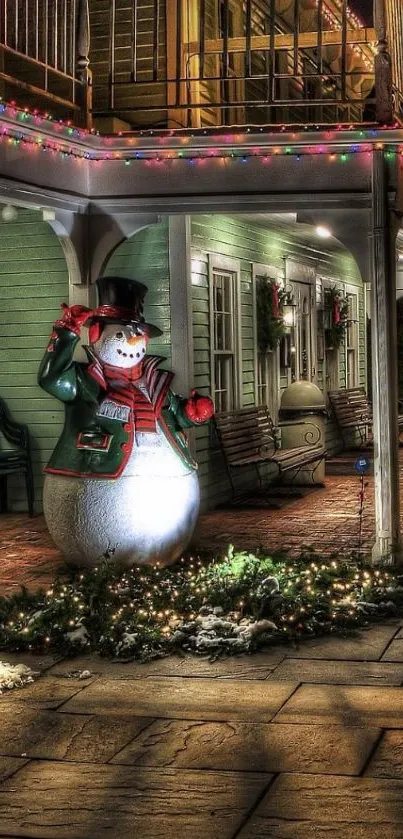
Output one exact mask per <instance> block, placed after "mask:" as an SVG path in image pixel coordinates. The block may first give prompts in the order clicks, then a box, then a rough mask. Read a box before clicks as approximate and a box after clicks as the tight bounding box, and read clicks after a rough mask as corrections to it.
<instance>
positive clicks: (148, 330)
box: [86, 315, 163, 338]
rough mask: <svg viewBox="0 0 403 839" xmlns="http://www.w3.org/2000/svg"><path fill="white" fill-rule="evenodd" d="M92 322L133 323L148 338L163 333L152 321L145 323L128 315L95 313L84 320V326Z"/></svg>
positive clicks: (156, 336)
mask: <svg viewBox="0 0 403 839" xmlns="http://www.w3.org/2000/svg"><path fill="white" fill-rule="evenodd" d="M93 323H103V324H106V323H123V324H125V325H129V324H134V325H135V326H139V327H140V329H142V330H143V332H145V334H146V335H148V337H149V338H158V336H159V335H163V331H162V329H160V328H159V327H158V326H154V324H153V323H146V322H145V321H141V320H137V319H136V318H130V317H117V316H116V317H110V316H108V315H95V316H93V317H91V318H89V319H88V321H87V322H86V326H91V324H93Z"/></svg>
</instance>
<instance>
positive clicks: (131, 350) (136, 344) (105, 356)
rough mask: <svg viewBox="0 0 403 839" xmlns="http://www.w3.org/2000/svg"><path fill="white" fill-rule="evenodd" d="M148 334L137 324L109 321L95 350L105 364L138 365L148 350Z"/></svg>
mask: <svg viewBox="0 0 403 839" xmlns="http://www.w3.org/2000/svg"><path fill="white" fill-rule="evenodd" d="M147 344H148V335H146V334H145V332H143V331H142V329H141V327H140V326H137V325H135V324H125V325H123V324H121V323H108V324H107V325H106V326H105V327H104V329H103V331H102V334H101V336H100V338H99V339H98V341H95V342H94V344H93V345H92V346H93V350H94V352H95V353H96V355H97V356H98V358H99V359H100V361H102V362H103V363H104V364H111V365H112V366H113V367H124V368H129V367H136V366H137V364H141V362H142V360H143V358H144V356H145V354H146V350H147Z"/></svg>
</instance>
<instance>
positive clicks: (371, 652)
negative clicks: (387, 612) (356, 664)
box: [287, 620, 400, 661]
mask: <svg viewBox="0 0 403 839" xmlns="http://www.w3.org/2000/svg"><path fill="white" fill-rule="evenodd" d="M399 627H400V621H397V620H396V621H390V622H388V623H382V624H379V625H377V626H372V627H370V628H369V629H366V630H364V631H363V632H360V633H359V634H358V635H357V636H348V637H347V638H343V637H340V638H337V637H336V636H331V637H325V638H313V639H312V640H310V639H309V640H307V641H304V642H303V643H301V646H300V647H299V648H298V649H295V648H291V647H290V648H289V650H288V652H287V655H288V657H289V658H325V659H329V660H339V661H378V660H379V659H380V658H381V656H382V655H383V653H384V652H385V650H386V648H387V646H388V644H389V643H390V641H391V640H392V638H393V637H394V636H395V635H396V633H397V632H398V630H399Z"/></svg>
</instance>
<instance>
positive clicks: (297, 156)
mask: <svg viewBox="0 0 403 839" xmlns="http://www.w3.org/2000/svg"><path fill="white" fill-rule="evenodd" d="M0 142H2V143H7V144H8V145H10V146H11V147H21V148H28V149H31V150H32V149H34V150H37V151H40V152H43V153H50V154H58V155H60V156H61V157H62V158H65V159H68V158H73V159H75V160H78V161H84V160H86V161H90V162H91V163H94V164H95V163H102V162H109V163H112V162H115V163H123V164H125V165H126V166H128V165H130V164H131V163H132V162H141V161H142V162H143V163H145V164H146V165H152V164H155V165H157V166H158V165H160V164H163V163H171V162H175V161H181V162H186V163H188V164H189V165H195V164H204V163H206V161H218V162H220V163H227V162H231V161H235V162H236V161H239V162H241V163H248V161H250V160H253V159H259V160H261V161H262V162H263V163H269V162H270V161H271V160H272V159H275V158H278V157H288V158H293V159H294V160H295V161H296V162H298V161H300V160H301V159H303V158H308V157H310V158H313V157H321V158H325V159H326V160H328V161H329V162H330V163H333V162H336V161H340V162H341V163H345V162H347V161H348V160H350V159H351V157H352V156H356V155H361V156H362V155H367V156H370V155H371V154H372V152H373V151H374V150H379V149H383V150H384V151H385V156H386V158H393V157H395V155H396V154H398V155H399V156H400V157H402V156H403V146H399V145H396V146H395V145H391V144H387V145H386V144H385V143H382V142H379V141H373V142H372V143H371V142H368V141H365V142H354V143H351V144H349V145H346V146H345V147H343V148H341V149H337V150H336V149H335V148H333V147H332V145H331V144H329V146H327V145H326V144H324V143H318V144H316V145H314V144H312V145H303V146H298V143H297V144H296V146H291V145H289V146H288V145H281V146H279V145H273V146H264V147H263V148H261V147H257V146H254V147H253V146H252V147H248V148H243V147H242V145H241V144H239V146H234V147H222V146H221V147H217V148H214V147H204V148H199V149H197V150H193V149H192V148H191V147H189V148H185V149H181V148H179V149H178V148H175V149H163V148H161V149H160V150H158V149H155V148H151V149H150V148H148V149H138V150H130V149H124V150H122V151H113V150H111V151H106V150H97V151H88V150H82V149H77V148H75V147H74V146H69V145H67V144H66V143H64V142H63V143H58V142H57V141H53V140H49V138H48V137H46V138H45V137H43V136H41V135H37V136H28V135H26V134H23V133H21V132H19V131H14V130H12V129H10V127H9V126H4V125H3V126H1V127H0Z"/></svg>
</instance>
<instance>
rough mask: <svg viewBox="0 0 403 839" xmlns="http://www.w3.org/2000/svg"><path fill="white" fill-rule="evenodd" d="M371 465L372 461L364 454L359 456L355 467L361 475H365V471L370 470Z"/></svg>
mask: <svg viewBox="0 0 403 839" xmlns="http://www.w3.org/2000/svg"><path fill="white" fill-rule="evenodd" d="M370 466H371V461H370V460H369V458H368V457H365V456H364V455H360V456H359V457H357V460H356V461H355V463H354V469H355V471H356V472H358V474H359V475H365V473H366V472H368V469H369V468H370Z"/></svg>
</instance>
